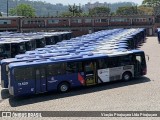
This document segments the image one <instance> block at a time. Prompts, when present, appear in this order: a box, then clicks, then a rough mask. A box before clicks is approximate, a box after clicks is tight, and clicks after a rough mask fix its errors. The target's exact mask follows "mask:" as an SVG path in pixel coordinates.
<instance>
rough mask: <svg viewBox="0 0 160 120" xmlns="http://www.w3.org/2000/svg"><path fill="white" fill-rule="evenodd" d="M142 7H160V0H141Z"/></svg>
mask: <svg viewBox="0 0 160 120" xmlns="http://www.w3.org/2000/svg"><path fill="white" fill-rule="evenodd" d="M142 5H146V6H149V7H155V6H159V5H160V0H143V2H142Z"/></svg>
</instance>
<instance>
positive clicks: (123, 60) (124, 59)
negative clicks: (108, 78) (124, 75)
mask: <svg viewBox="0 0 160 120" xmlns="http://www.w3.org/2000/svg"><path fill="white" fill-rule="evenodd" d="M132 61H133V57H132V55H126V56H121V57H120V65H121V66H125V65H132V64H133V63H132Z"/></svg>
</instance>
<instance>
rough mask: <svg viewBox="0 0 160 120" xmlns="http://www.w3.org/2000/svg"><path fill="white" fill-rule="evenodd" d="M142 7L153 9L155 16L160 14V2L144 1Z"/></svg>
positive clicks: (157, 0) (158, 0)
mask: <svg viewBox="0 0 160 120" xmlns="http://www.w3.org/2000/svg"><path fill="white" fill-rule="evenodd" d="M142 5H144V6H148V7H152V8H153V14H154V15H159V14H160V0H143V2H142Z"/></svg>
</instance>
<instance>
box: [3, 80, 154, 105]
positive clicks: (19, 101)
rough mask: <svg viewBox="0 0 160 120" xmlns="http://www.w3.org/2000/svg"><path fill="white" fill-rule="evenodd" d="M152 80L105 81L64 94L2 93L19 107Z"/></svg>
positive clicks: (11, 103) (12, 103)
mask: <svg viewBox="0 0 160 120" xmlns="http://www.w3.org/2000/svg"><path fill="white" fill-rule="evenodd" d="M150 81H151V80H150V79H149V78H147V77H141V78H136V79H133V80H131V81H126V82H124V81H117V82H110V83H104V84H100V85H96V86H90V87H80V88H74V89H72V90H71V91H70V92H68V93H64V94H58V93H55V92H49V93H43V94H38V95H32V96H27V97H12V96H10V95H9V93H8V90H4V91H3V90H2V91H1V95H2V99H8V98H9V103H10V105H11V107H17V106H23V105H27V104H34V103H38V102H43V101H48V100H55V99H60V98H65V97H72V96H77V95H82V94H88V93H93V92H99V91H104V90H109V89H114V88H120V87H124V86H129V85H135V84H143V83H146V82H150ZM106 92H107V91H106Z"/></svg>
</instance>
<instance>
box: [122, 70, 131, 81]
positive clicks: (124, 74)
mask: <svg viewBox="0 0 160 120" xmlns="http://www.w3.org/2000/svg"><path fill="white" fill-rule="evenodd" d="M131 78H132V75H131V73H130V72H125V73H123V75H122V80H124V81H129V80H131Z"/></svg>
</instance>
